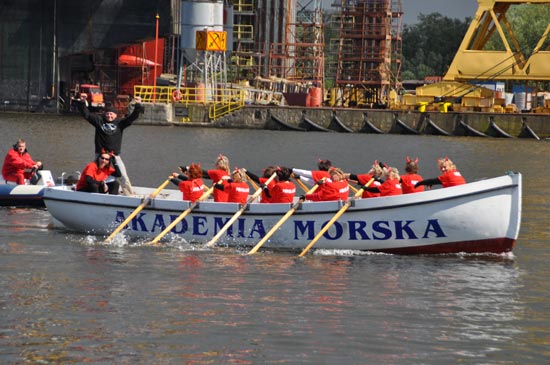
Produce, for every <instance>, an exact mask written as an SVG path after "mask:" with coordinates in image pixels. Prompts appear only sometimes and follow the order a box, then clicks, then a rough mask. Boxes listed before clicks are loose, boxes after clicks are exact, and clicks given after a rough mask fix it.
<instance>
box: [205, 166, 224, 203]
mask: <svg viewBox="0 0 550 365" xmlns="http://www.w3.org/2000/svg"><path fill="white" fill-rule="evenodd" d="M207 173H208V176H209V177H210V179H212V181H213V182H214V184H216V183H217V182H218V181H220V180H222V179H223V180H229V174H228V173H227V171H225V170H217V169H216V170H208V172H207ZM227 199H228V193H227V191H226V190H224V191H222V190H219V189H214V201H215V202H220V203H223V202H227Z"/></svg>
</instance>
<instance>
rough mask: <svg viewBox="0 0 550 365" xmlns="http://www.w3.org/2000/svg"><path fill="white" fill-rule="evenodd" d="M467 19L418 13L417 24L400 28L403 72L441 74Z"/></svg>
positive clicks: (452, 56) (466, 27) (425, 74)
mask: <svg viewBox="0 0 550 365" xmlns="http://www.w3.org/2000/svg"><path fill="white" fill-rule="evenodd" d="M469 23H470V20H469V19H465V20H463V21H461V20H458V19H452V18H449V17H446V16H443V15H441V14H440V13H431V14H427V15H425V14H420V15H419V16H418V23H416V24H413V25H405V27H404V29H403V75H407V76H409V75H414V76H415V78H416V79H424V77H425V76H429V75H437V76H443V75H444V74H445V73H446V72H447V69H448V68H449V66H450V64H451V62H452V60H453V58H454V56H455V53H456V51H457V50H458V47H459V46H460V43H461V42H462V38H463V37H464V34H465V33H466V30H467V29H468V25H469Z"/></svg>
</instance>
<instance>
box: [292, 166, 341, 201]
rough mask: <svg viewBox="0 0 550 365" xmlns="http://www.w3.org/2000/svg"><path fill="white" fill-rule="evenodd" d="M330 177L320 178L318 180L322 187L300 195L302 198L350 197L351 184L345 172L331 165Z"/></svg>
mask: <svg viewBox="0 0 550 365" xmlns="http://www.w3.org/2000/svg"><path fill="white" fill-rule="evenodd" d="M329 173H330V179H326V180H319V181H318V182H317V184H318V185H320V187H322V189H317V191H316V192H314V193H312V194H306V195H302V196H300V200H311V201H332V200H343V201H346V200H348V198H349V184H348V181H347V180H346V178H345V176H344V172H343V171H342V170H341V169H339V168H336V167H331V168H330V170H329Z"/></svg>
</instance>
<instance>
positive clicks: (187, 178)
mask: <svg viewBox="0 0 550 365" xmlns="http://www.w3.org/2000/svg"><path fill="white" fill-rule="evenodd" d="M170 181H172V182H173V183H174V184H176V185H177V186H178V188H179V189H180V191H181V192H182V193H183V200H189V201H190V202H192V203H194V202H196V201H197V200H198V199H199V198H200V197H201V196H202V194H203V193H204V188H205V187H204V183H203V181H202V168H201V165H200V164H195V163H192V164H191V165H190V166H189V167H188V168H187V169H186V172H184V173H183V174H178V173H177V172H174V173H173V174H172V175H171V177H170Z"/></svg>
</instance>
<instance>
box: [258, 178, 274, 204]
mask: <svg viewBox="0 0 550 365" xmlns="http://www.w3.org/2000/svg"><path fill="white" fill-rule="evenodd" d="M258 180H260V184H265V183H266V181H267V180H269V178H268V177H260V178H259V179H258ZM275 183H276V181H275V179H273V180H271V182H270V183H269V185H267V189H268V190H269V191H270V192H271V189H273V187H274V186H275ZM272 199H273V194H271V198H270V197H268V196H267V195H265V191H262V198H261V199H260V202H262V203H274V202H273V201H272Z"/></svg>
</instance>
